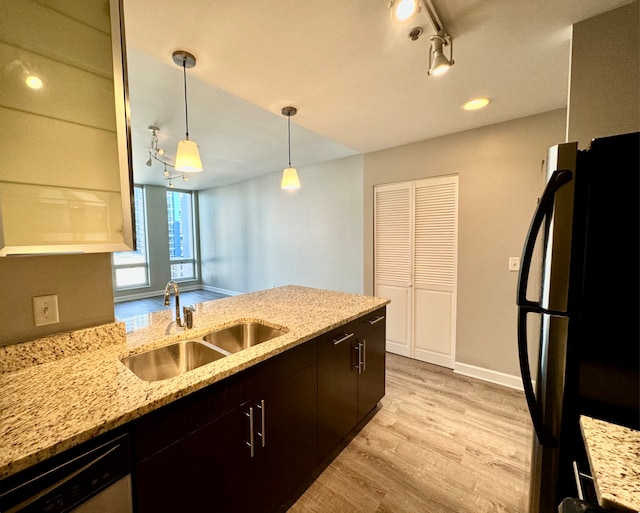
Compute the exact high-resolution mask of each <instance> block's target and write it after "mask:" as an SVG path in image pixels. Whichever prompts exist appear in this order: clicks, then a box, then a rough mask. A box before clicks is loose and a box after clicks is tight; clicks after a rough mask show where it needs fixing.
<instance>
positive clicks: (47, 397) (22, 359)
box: [0, 286, 389, 479]
mask: <svg viewBox="0 0 640 513" xmlns="http://www.w3.org/2000/svg"><path fill="white" fill-rule="evenodd" d="M388 302H389V301H388V300H386V299H381V298H376V297H372V296H363V295H358V294H349V293H343V292H335V291H329V290H323V289H314V288H308V287H299V286H285V287H278V288H274V289H269V290H264V291H259V292H253V293H249V294H242V295H239V296H234V297H228V298H223V299H217V300H214V301H207V302H204V303H199V304H197V305H194V306H195V313H194V325H193V328H192V329H190V330H185V329H183V328H177V327H176V324H175V322H174V317H173V316H174V315H175V308H173V301H172V308H169V309H165V310H163V311H161V312H156V313H153V314H148V315H146V316H140V319H138V320H137V324H138V325H139V326H140V327H138V328H132V329H131V331H130V332H129V333H126V336H125V328H124V323H115V324H113V325H106V326H104V327H96V328H90V329H88V330H82V331H79V332H73V333H65V334H60V336H58V337H55V336H54V337H49V338H48V339H46V340H45V339H39V340H35V341H30V342H25V343H20V344H15V345H13V346H6V347H4V348H0V361H2V366H1V367H0V479H2V478H5V477H7V476H9V475H11V474H14V473H16V472H18V471H20V470H23V469H25V468H27V467H29V466H31V465H33V464H35V463H38V462H40V461H43V460H45V459H46V458H48V457H51V456H53V455H55V454H58V453H61V452H62V451H64V450H66V449H69V448H71V447H73V446H75V445H77V444H79V443H81V442H84V441H86V440H89V439H91V438H93V437H95V436H97V435H100V434H102V433H105V432H107V431H109V430H111V429H114V428H116V427H118V426H122V425H124V424H126V423H127V422H129V421H132V420H134V419H136V418H138V417H140V416H142V415H144V414H146V413H148V412H150V411H152V410H154V409H156V408H159V407H161V406H163V405H165V404H168V403H170V402H171V401H174V400H176V399H178V398H180V397H183V396H185V395H187V394H189V393H191V392H194V391H196V390H199V389H201V388H204V387H206V386H207V385H210V384H212V383H215V382H216V381H219V380H221V379H224V378H226V377H228V376H230V375H232V374H235V373H237V372H240V371H242V370H244V369H246V368H248V367H250V366H252V365H255V364H257V363H259V362H261V361H264V360H266V359H267V358H270V357H272V356H275V355H277V354H279V353H281V352H283V351H286V350H287V349H290V348H292V347H294V346H296V345H298V344H302V343H304V342H306V341H308V340H311V339H313V338H315V337H316V336H318V335H321V334H322V333H325V332H327V331H330V330H331V329H333V328H336V327H338V326H340V325H342V324H345V323H346V322H349V321H351V320H353V319H356V318H357V317H360V316H362V315H366V314H367V313H370V312H373V311H374V310H376V309H378V308H381V307H382V306H384V305H386V304H387V303H388ZM241 321H261V322H263V323H265V324H269V325H271V326H273V327H277V328H284V329H285V330H287V333H286V334H285V335H282V336H280V337H277V338H275V339H272V340H269V341H267V342H264V343H262V344H260V345H257V346H254V347H251V348H249V349H245V350H243V351H240V352H238V353H235V354H232V355H229V356H226V357H225V358H222V359H220V360H217V361H215V362H212V363H209V364H207V365H204V366H202V367H200V368H198V369H195V370H193V371H190V372H188V373H185V374H183V375H181V376H176V377H175V378H170V379H167V380H163V381H155V382H145V381H142V380H140V379H139V378H138V377H137V376H135V375H134V374H133V373H132V372H131V371H130V370H129V369H127V368H126V367H125V366H124V365H123V364H122V363H121V362H120V361H119V360H120V359H121V358H122V357H124V356H127V355H129V354H133V353H137V352H141V351H144V350H147V349H150V348H152V347H156V346H161V345H166V344H168V343H171V342H175V341H177V340H189V339H198V338H200V337H201V336H202V335H204V334H205V333H207V332H209V331H212V330H214V329H219V328H223V327H225V326H230V325H233V324H236V323H237V322H241Z"/></svg>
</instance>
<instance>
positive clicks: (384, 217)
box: [375, 186, 413, 285]
mask: <svg viewBox="0 0 640 513" xmlns="http://www.w3.org/2000/svg"><path fill="white" fill-rule="evenodd" d="M375 215H376V222H375V228H376V233H375V237H376V256H375V258H376V262H375V272H376V278H377V280H378V281H381V282H397V283H400V284H404V285H408V284H409V282H410V281H411V246H412V244H413V241H412V240H411V238H412V233H411V189H409V188H407V187H405V188H403V189H400V188H395V187H393V186H392V188H390V189H389V190H385V189H381V190H378V191H377V194H376V214H375Z"/></svg>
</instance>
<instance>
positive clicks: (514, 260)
mask: <svg viewBox="0 0 640 513" xmlns="http://www.w3.org/2000/svg"><path fill="white" fill-rule="evenodd" d="M519 270H520V257H509V271H510V272H516V271H519Z"/></svg>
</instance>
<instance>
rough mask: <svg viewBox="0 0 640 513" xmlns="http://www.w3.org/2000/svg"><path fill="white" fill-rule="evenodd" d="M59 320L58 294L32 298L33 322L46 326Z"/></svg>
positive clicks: (36, 324)
mask: <svg viewBox="0 0 640 513" xmlns="http://www.w3.org/2000/svg"><path fill="white" fill-rule="evenodd" d="M57 322H60V318H59V316H58V296H57V294H52V295H50V296H37V297H34V298H33V324H34V325H35V326H46V325H47V324H55V323H57Z"/></svg>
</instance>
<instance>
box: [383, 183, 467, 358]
mask: <svg viewBox="0 0 640 513" xmlns="http://www.w3.org/2000/svg"><path fill="white" fill-rule="evenodd" d="M374 216H375V219H374V227H375V241H374V252H375V270H374V280H375V294H376V295H377V296H380V297H386V298H389V299H390V300H391V303H390V304H389V305H388V307H387V351H389V352H391V353H396V354H400V355H403V356H408V357H410V358H416V359H418V360H422V361H426V362H430V363H435V364H437V365H442V366H445V367H449V368H453V365H454V360H455V313H456V275H457V272H456V264H457V239H458V177H457V176H444V177H437V178H426V179H423V180H416V181H411V182H401V183H395V184H389V185H379V186H376V187H375V209H374Z"/></svg>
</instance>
